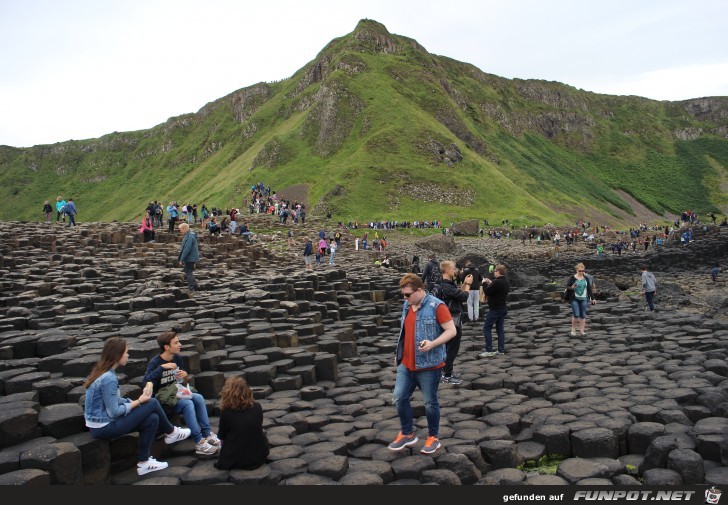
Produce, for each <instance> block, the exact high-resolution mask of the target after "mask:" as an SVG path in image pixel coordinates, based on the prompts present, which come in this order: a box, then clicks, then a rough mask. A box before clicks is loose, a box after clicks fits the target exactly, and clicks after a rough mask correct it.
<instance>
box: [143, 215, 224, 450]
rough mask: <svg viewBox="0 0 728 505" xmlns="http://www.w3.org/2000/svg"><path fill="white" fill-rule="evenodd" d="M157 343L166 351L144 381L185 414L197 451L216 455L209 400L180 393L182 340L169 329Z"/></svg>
mask: <svg viewBox="0 0 728 505" xmlns="http://www.w3.org/2000/svg"><path fill="white" fill-rule="evenodd" d="M184 224H186V223H184ZM180 226H182V225H180ZM157 345H159V349H160V350H161V351H162V352H161V353H160V354H158V355H157V356H155V357H154V358H152V359H151V360H150V361H149V364H148V365H147V371H146V373H145V374H144V383H147V382H151V383H152V388H153V394H154V395H155V396H156V397H157V398H159V401H160V402H162V403H163V404H164V405H165V406H166V407H168V408H170V409H171V410H172V411H173V412H174V413H175V414H182V417H183V418H184V420H185V424H186V425H187V427H188V428H189V429H190V430H191V432H192V437H193V438H194V440H195V444H197V445H196V447H195V452H196V453H197V454H202V455H212V454H215V453H216V452H217V450H218V446H219V445H220V441H219V440H218V438H217V436H216V435H215V433H213V432H212V431H210V419H209V418H208V416H207V407H206V406H205V399H204V398H203V397H202V395H201V394H199V393H195V392H192V398H189V399H184V398H178V395H177V389H178V388H177V384H178V383H180V384H182V383H184V382H185V380H186V379H187V372H186V371H185V370H183V369H182V367H183V363H182V357H181V356H180V352H182V342H180V340H179V337H178V336H177V334H176V333H175V332H173V331H165V332H164V333H162V334H161V335H159V336H158V337H157Z"/></svg>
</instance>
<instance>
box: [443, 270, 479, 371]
mask: <svg viewBox="0 0 728 505" xmlns="http://www.w3.org/2000/svg"><path fill="white" fill-rule="evenodd" d="M440 272H442V282H441V283H440V286H441V287H440V289H439V291H441V292H442V294H441V296H438V298H440V299H441V300H442V301H443V302H445V305H447V308H448V310H450V315H451V316H452V319H453V323H454V324H455V330H456V333H455V337H454V338H452V339H450V340H449V341H448V342H447V344H445V348H446V353H447V356H446V358H445V366H444V368H443V369H442V382H447V383H449V384H462V383H463V381H462V379H461V378H460V374H456V373H454V372H453V367H454V365H455V358H456V357H457V355H458V352H459V351H460V341H461V340H462V337H463V302H466V301H468V299H469V297H470V289H471V286H472V283H473V275H472V274H468V275H467V276H466V277H465V279H464V280H463V284H462V285H461V287H460V288H458V287H457V285H456V284H455V276H456V275H457V268H456V267H455V262H454V261H441V262H440ZM435 296H437V295H435Z"/></svg>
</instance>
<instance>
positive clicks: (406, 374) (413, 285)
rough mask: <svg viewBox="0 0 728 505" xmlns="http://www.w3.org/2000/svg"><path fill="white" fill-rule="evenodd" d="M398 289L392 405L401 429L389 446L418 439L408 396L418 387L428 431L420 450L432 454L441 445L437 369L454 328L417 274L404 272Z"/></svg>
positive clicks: (398, 446)
mask: <svg viewBox="0 0 728 505" xmlns="http://www.w3.org/2000/svg"><path fill="white" fill-rule="evenodd" d="M399 289H400V290H401V291H402V296H403V297H404V305H403V307H402V320H401V326H400V332H399V338H398V339H397V353H396V359H395V363H396V365H397V379H396V381H395V385H394V404H395V405H396V407H397V414H398V415H399V422H400V424H401V428H402V430H401V431H400V433H399V435H397V438H396V439H395V440H394V441H393V442H392V443H391V444H389V449H391V450H393V451H399V450H401V449H404V448H405V447H408V446H412V445H415V444H416V443H417V441H418V438H417V435H415V432H414V420H413V413H412V405H411V403H410V397H411V396H412V393H414V391H415V389H416V388H417V387H418V386H419V388H420V390H421V391H422V396H423V399H424V402H425V415H426V416H427V430H428V436H427V441H426V442H425V445H424V447H422V449H421V450H420V452H421V453H423V454H431V453H433V452H435V451H436V450H437V449H439V448H440V447H441V445H440V440H439V438H438V437H439V431H440V403H439V402H438V398H437V389H438V386H439V385H440V373H441V370H440V369H441V368H442V367H444V366H445V357H446V348H445V345H444V344H446V343H447V342H448V341H449V340H450V339H452V338H453V337H454V336H455V334H456V329H455V324H454V323H453V321H452V316H451V315H450V311H449V310H448V308H447V305H445V304H444V303H443V302H442V300H440V299H438V298H435V297H434V296H432V295H430V294H429V293H428V292H427V291H426V290H425V285H424V283H423V282H422V279H421V278H420V277H419V276H418V275H417V274H413V273H408V274H405V275H404V276H403V277H402V279H401V280H400V281H399Z"/></svg>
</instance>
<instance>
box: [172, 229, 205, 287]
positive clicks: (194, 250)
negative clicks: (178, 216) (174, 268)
mask: <svg viewBox="0 0 728 505" xmlns="http://www.w3.org/2000/svg"><path fill="white" fill-rule="evenodd" d="M179 231H180V233H182V234H183V235H184V237H182V244H181V245H180V250H179V256H178V257H177V260H179V262H180V263H182V265H183V267H184V272H185V277H186V278H187V288H188V289H189V290H190V291H197V279H195V275H194V274H193V273H192V270H194V268H195V263H197V262H198V261H200V250H199V245H198V242H197V234H196V233H195V232H193V231H192V230H190V225H189V224H187V223H182V224H180V225H179Z"/></svg>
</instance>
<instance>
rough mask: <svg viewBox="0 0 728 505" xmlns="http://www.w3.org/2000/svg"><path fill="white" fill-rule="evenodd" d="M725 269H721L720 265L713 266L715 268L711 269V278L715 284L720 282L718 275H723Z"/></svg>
mask: <svg viewBox="0 0 728 505" xmlns="http://www.w3.org/2000/svg"><path fill="white" fill-rule="evenodd" d="M722 271H723V269H722V268H721V267H720V265H719V264H718V263H716V264H715V265H713V268H711V269H710V278H711V279H712V281H713V282H718V274H719V273H721V272H722Z"/></svg>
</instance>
